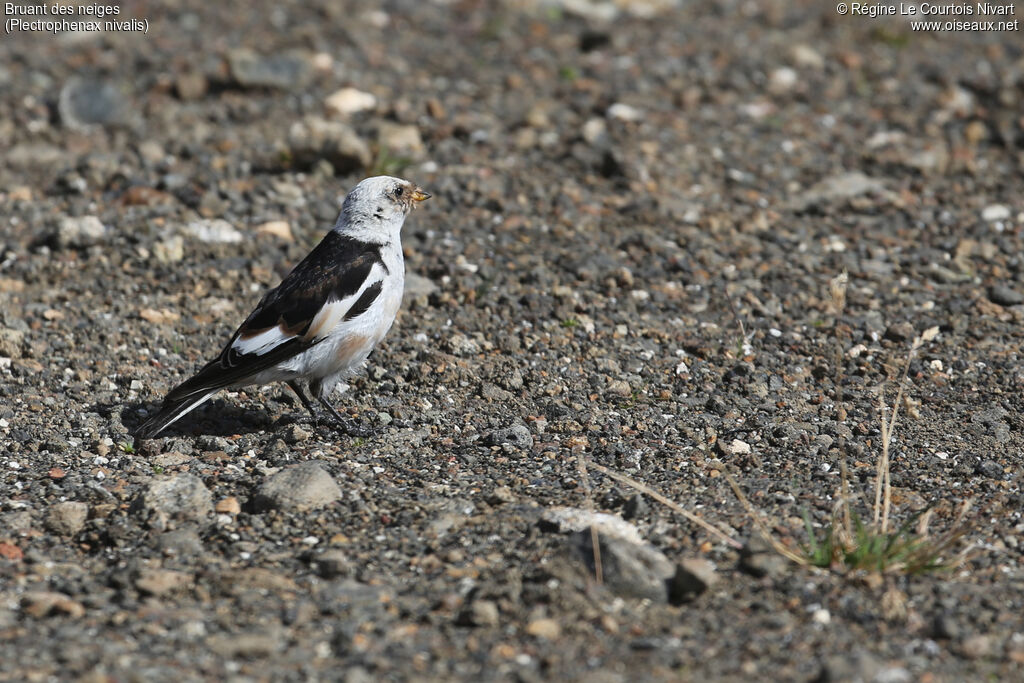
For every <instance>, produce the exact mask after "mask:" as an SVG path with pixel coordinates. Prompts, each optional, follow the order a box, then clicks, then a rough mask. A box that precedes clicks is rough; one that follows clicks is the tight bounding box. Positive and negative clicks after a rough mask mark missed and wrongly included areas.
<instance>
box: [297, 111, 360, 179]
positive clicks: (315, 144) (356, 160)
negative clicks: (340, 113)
mask: <svg viewBox="0 0 1024 683" xmlns="http://www.w3.org/2000/svg"><path fill="white" fill-rule="evenodd" d="M288 146H289V153H290V155H291V157H292V158H293V161H294V163H295V164H296V165H298V166H299V167H303V168H310V167H312V166H313V165H314V164H316V163H318V162H319V161H321V160H322V159H325V160H327V161H328V162H329V163H330V164H331V166H332V167H333V168H334V170H335V172H336V173H349V172H352V171H356V170H359V169H361V168H366V167H368V166H369V165H370V163H371V162H372V161H373V154H372V152H371V151H370V147H369V145H367V144H366V142H365V141H364V140H363V139H362V138H361V137H359V135H358V134H356V132H355V131H354V130H353V129H352V128H350V127H349V126H347V125H345V124H344V123H341V122H340V121H329V120H327V119H323V118H319V117H316V116H307V117H306V118H304V119H303V120H301V121H297V122H295V123H294V124H292V126H291V128H290V129H289V131H288Z"/></svg>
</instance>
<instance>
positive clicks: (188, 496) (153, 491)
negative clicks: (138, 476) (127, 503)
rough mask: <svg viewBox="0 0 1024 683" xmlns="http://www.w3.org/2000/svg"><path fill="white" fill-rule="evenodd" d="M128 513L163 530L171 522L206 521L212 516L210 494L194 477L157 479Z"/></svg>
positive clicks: (197, 478) (186, 475) (176, 475)
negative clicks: (145, 519) (146, 520)
mask: <svg viewBox="0 0 1024 683" xmlns="http://www.w3.org/2000/svg"><path fill="white" fill-rule="evenodd" d="M130 511H131V512H133V513H135V514H141V515H143V516H145V517H146V518H148V519H149V521H150V524H151V525H154V526H156V527H157V528H164V527H166V526H167V524H168V523H169V522H171V521H180V522H191V523H195V522H206V521H207V518H208V517H209V516H210V515H211V514H212V513H213V494H211V493H210V490H209V489H208V488H206V485H205V484H203V480H202V479H200V478H199V477H197V476H196V475H194V474H188V473H183V474H175V475H173V476H166V477H157V478H156V479H154V480H153V481H152V482H151V483H150V484H149V486H147V487H146V489H145V490H144V491H143V492H142V493H141V494H139V496H138V497H137V498H136V499H135V501H134V502H133V503H132V506H131V508H130Z"/></svg>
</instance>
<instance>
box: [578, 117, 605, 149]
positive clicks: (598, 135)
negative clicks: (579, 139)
mask: <svg viewBox="0 0 1024 683" xmlns="http://www.w3.org/2000/svg"><path fill="white" fill-rule="evenodd" d="M580 132H581V133H582V134H583V139H584V140H585V141H586V142H587V144H589V145H596V144H597V143H598V142H601V141H602V140H604V139H605V138H606V137H607V136H608V124H606V123H605V122H604V119H599V118H597V117H594V118H592V119H588V120H587V122H586V123H584V124H583V128H582V129H580Z"/></svg>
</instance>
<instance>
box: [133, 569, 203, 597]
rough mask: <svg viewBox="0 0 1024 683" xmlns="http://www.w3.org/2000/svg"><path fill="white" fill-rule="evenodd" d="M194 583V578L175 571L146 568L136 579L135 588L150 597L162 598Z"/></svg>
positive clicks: (140, 571)
mask: <svg viewBox="0 0 1024 683" xmlns="http://www.w3.org/2000/svg"><path fill="white" fill-rule="evenodd" d="M190 583H192V577H191V576H190V575H189V574H186V573H184V572H179V571H174V570H173V569H157V568H153V567H144V568H142V569H140V570H139V572H138V575H137V576H136V578H135V588H137V589H138V590H139V591H140V592H142V593H146V594H148V595H154V596H156V597H160V596H162V595H166V594H167V593H170V592H172V591H175V590H177V589H179V588H183V587H185V586H187V585H189V584H190Z"/></svg>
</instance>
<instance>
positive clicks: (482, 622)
mask: <svg viewBox="0 0 1024 683" xmlns="http://www.w3.org/2000/svg"><path fill="white" fill-rule="evenodd" d="M500 619H501V617H500V614H499V613H498V606H497V605H496V604H494V602H492V601H491V600H474V601H473V602H471V603H470V604H469V607H468V608H467V609H466V610H465V611H464V612H463V613H462V615H461V616H460V618H459V621H460V622H461V623H463V624H465V625H467V626H497V625H498V623H499V622H500Z"/></svg>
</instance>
